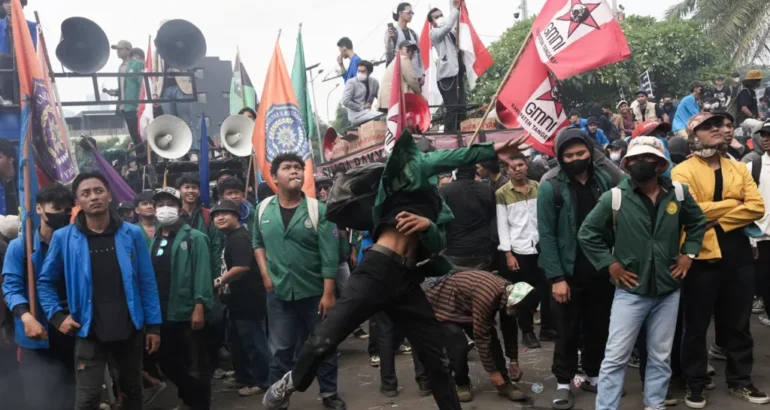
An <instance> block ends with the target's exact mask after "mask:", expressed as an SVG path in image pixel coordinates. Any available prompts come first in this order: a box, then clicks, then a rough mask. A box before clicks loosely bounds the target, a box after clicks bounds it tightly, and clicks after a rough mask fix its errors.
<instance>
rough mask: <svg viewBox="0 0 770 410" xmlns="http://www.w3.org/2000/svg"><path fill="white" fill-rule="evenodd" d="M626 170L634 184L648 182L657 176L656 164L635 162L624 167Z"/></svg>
mask: <svg viewBox="0 0 770 410" xmlns="http://www.w3.org/2000/svg"><path fill="white" fill-rule="evenodd" d="M626 168H628V173H629V174H630V175H631V179H633V180H634V181H636V182H644V181H649V180H651V179H653V178H655V177H656V176H658V172H657V169H658V163H657V162H648V161H636V162H634V163H633V164H631V165H628V166H626Z"/></svg>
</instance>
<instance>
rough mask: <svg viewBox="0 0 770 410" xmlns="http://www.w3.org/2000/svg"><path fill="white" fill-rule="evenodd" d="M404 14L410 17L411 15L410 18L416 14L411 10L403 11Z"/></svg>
mask: <svg viewBox="0 0 770 410" xmlns="http://www.w3.org/2000/svg"><path fill="white" fill-rule="evenodd" d="M402 13H404V14H408V15H410V16H413V15H414V12H413V11H411V10H409V11H402Z"/></svg>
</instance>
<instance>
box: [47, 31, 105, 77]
mask: <svg viewBox="0 0 770 410" xmlns="http://www.w3.org/2000/svg"><path fill="white" fill-rule="evenodd" d="M56 58H58V59H59V61H60V62H61V63H62V65H64V67H67V68H68V69H70V70H72V71H74V72H76V73H78V74H93V73H95V72H97V71H99V70H101V69H102V67H104V65H105V64H107V60H109V59H110V41H109V40H108V39H107V35H106V34H104V30H102V28H101V27H99V25H98V24H96V23H94V22H93V21H91V20H89V19H87V18H85V17H70V18H68V19H66V20H64V21H63V22H62V23H61V41H59V45H58V46H56Z"/></svg>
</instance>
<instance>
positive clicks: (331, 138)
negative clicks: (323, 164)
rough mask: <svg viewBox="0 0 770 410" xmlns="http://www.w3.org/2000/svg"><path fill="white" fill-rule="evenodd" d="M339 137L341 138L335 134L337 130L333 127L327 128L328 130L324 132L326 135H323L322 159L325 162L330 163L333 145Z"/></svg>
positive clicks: (332, 155)
mask: <svg viewBox="0 0 770 410" xmlns="http://www.w3.org/2000/svg"><path fill="white" fill-rule="evenodd" d="M340 137H342V136H341V135H339V134H337V130H335V129H334V127H329V129H327V130H326V134H324V143H323V149H324V158H326V160H327V161H331V160H332V158H333V157H334V143H335V142H337V138H340Z"/></svg>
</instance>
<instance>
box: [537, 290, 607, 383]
mask: <svg viewBox="0 0 770 410" xmlns="http://www.w3.org/2000/svg"><path fill="white" fill-rule="evenodd" d="M567 284H568V285H569V287H570V295H571V298H570V300H569V302H567V303H559V302H557V301H556V299H554V298H551V314H552V315H553V322H554V324H555V325H556V331H557V332H559V339H558V340H556V346H555V348H554V351H553V365H552V366H551V369H552V371H553V374H554V376H556V381H557V382H558V383H560V384H567V383H569V382H570V381H571V380H572V379H573V378H574V377H575V374H576V373H577V364H578V347H579V346H580V345H581V343H580V340H582V341H583V343H582V346H580V347H582V348H581V352H582V353H583V360H582V362H583V370H584V371H585V372H586V375H587V376H589V377H598V376H599V369H600V368H601V365H602V360H604V348H605V346H606V345H607V337H608V336H609V328H610V312H611V311H612V299H613V297H614V295H615V287H614V286H612V284H611V283H610V281H609V278H607V277H605V276H593V277H581V278H578V279H574V278H573V277H570V278H568V280H567ZM581 336H582V339H581Z"/></svg>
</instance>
